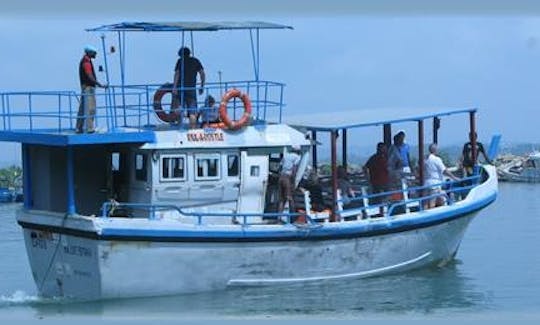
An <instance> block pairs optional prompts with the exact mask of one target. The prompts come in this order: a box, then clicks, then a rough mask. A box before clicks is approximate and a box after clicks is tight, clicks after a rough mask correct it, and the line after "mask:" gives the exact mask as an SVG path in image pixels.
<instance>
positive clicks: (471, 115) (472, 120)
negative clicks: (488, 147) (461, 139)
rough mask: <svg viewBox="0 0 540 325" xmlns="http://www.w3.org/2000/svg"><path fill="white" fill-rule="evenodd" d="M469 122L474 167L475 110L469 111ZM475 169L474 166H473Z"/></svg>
mask: <svg viewBox="0 0 540 325" xmlns="http://www.w3.org/2000/svg"><path fill="white" fill-rule="evenodd" d="M469 122H470V129H471V130H470V135H471V136H470V137H469V138H470V140H471V158H472V162H473V166H475V167H476V158H477V157H476V155H477V152H476V136H475V135H476V116H475V112H469ZM475 169H476V168H475Z"/></svg>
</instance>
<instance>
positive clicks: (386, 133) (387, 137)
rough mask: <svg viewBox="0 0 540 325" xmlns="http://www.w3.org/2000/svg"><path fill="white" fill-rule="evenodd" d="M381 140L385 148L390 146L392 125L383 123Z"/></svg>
mask: <svg viewBox="0 0 540 325" xmlns="http://www.w3.org/2000/svg"><path fill="white" fill-rule="evenodd" d="M383 140H384V141H383V142H384V144H385V145H386V147H387V148H390V146H391V145H392V125H391V124H384V125H383Z"/></svg>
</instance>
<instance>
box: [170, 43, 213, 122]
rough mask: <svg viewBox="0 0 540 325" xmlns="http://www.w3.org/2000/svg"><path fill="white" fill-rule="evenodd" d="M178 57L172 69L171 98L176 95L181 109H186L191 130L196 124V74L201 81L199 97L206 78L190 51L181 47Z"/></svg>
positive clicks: (200, 65) (198, 62) (199, 63)
mask: <svg viewBox="0 0 540 325" xmlns="http://www.w3.org/2000/svg"><path fill="white" fill-rule="evenodd" d="M178 56H179V57H180V58H179V59H178V61H176V66H175V67H174V84H173V91H172V92H173V96H176V95H177V94H178V99H179V103H180V105H181V106H182V107H183V108H186V109H187V115H188V117H189V123H190V126H191V127H192V128H194V127H195V126H196V124H197V117H198V114H197V92H196V90H195V88H196V84H197V73H198V74H199V77H200V79H201V88H199V95H202V93H203V91H204V83H205V79H206V76H205V74H204V68H203V66H202V64H201V62H200V61H199V60H198V59H197V58H195V57H192V56H191V51H190V50H189V48H187V47H181V48H180V50H178Z"/></svg>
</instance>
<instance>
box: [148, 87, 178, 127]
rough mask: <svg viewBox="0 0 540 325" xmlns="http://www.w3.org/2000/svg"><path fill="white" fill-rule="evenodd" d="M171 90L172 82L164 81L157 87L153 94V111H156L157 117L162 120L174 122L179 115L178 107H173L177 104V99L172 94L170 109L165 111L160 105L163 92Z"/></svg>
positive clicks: (170, 91)
mask: <svg viewBox="0 0 540 325" xmlns="http://www.w3.org/2000/svg"><path fill="white" fill-rule="evenodd" d="M172 90H173V84H171V83H164V84H163V85H161V87H159V88H158V90H156V93H155V94H154V111H155V112H156V115H157V116H158V118H159V119H160V120H162V121H163V122H168V123H172V122H176V121H178V118H179V117H180V112H178V109H176V108H175V106H178V103H177V102H178V101H177V100H176V99H175V98H174V95H173V98H172V100H171V110H170V111H169V112H167V111H165V110H164V109H163V106H162V105H161V100H162V99H163V96H165V94H167V93H171V94H172ZM175 103H176V105H175Z"/></svg>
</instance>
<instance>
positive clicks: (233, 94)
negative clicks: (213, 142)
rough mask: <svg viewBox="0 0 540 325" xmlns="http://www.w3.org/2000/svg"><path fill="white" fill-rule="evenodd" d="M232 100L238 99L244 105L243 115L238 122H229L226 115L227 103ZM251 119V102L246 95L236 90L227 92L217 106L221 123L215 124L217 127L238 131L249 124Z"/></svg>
mask: <svg viewBox="0 0 540 325" xmlns="http://www.w3.org/2000/svg"><path fill="white" fill-rule="evenodd" d="M232 98H240V99H241V100H242V103H243V104H244V114H242V117H240V119H238V120H231V119H230V118H229V115H228V114H227V103H228V102H229V100H231V99H232ZM250 117H251V100H250V99H249V96H248V95H247V94H245V93H244V94H243V93H242V92H241V91H240V90H238V89H231V90H229V91H227V92H226V93H225V94H224V95H223V98H221V103H220V104H219V118H220V119H221V121H222V122H221V123H216V124H217V125H216V126H218V127H223V126H224V127H226V128H227V129H229V130H238V129H240V128H242V127H244V126H246V125H247V124H248V123H249V119H250Z"/></svg>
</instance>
